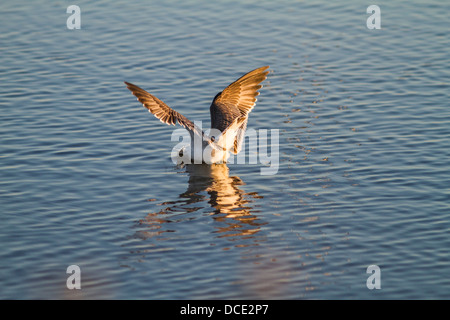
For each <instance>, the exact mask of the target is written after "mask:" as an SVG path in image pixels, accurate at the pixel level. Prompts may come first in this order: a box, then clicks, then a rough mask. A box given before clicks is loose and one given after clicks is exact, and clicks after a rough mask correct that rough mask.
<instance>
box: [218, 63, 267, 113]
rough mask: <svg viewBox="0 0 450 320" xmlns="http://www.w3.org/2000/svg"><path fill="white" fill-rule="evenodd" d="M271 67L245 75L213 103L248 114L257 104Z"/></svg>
mask: <svg viewBox="0 0 450 320" xmlns="http://www.w3.org/2000/svg"><path fill="white" fill-rule="evenodd" d="M268 68H269V66H265V67H261V68H258V69H255V70H253V71H250V72H249V73H247V74H245V75H243V76H242V77H240V78H239V79H237V80H236V81H235V82H233V83H232V84H230V85H229V86H228V87H226V88H225V90H223V91H222V92H221V93H220V94H219V95H217V96H216V98H215V99H214V101H213V104H225V105H233V106H235V107H237V108H238V109H239V111H240V113H241V114H242V115H244V114H248V113H249V112H250V111H251V110H252V109H253V107H254V106H255V103H256V97H257V96H258V95H259V92H258V90H259V89H261V87H262V85H261V84H260V83H261V82H263V81H264V80H265V79H266V78H267V74H268V73H269V71H266V70H267V69H268Z"/></svg>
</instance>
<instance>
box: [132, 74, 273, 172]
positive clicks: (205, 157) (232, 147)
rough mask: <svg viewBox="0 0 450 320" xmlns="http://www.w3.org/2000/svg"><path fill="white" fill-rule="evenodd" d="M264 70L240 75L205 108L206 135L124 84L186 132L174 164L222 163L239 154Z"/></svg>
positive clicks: (151, 109) (141, 91) (157, 114)
mask: <svg viewBox="0 0 450 320" xmlns="http://www.w3.org/2000/svg"><path fill="white" fill-rule="evenodd" d="M268 68H269V66H264V67H261V68H258V69H255V70H253V71H250V72H248V73H246V74H244V75H243V76H242V77H240V78H239V79H237V80H236V81H234V82H233V83H231V84H230V85H229V86H228V87H226V88H225V89H224V90H223V91H221V92H219V93H218V94H217V95H216V96H215V97H214V99H213V101H212V103H211V106H210V108H209V110H210V113H211V130H210V134H209V135H208V134H206V133H205V132H203V131H202V130H201V128H199V127H198V126H197V125H196V124H195V123H194V122H192V121H190V120H189V119H188V118H186V117H185V116H183V115H181V114H180V113H178V112H177V111H175V110H173V109H172V108H170V107H169V106H167V105H166V104H165V103H164V102H162V101H161V100H159V99H158V98H157V97H155V96H153V95H151V94H150V93H148V92H147V91H145V90H144V89H141V88H140V87H138V86H136V85H134V84H132V83H129V82H126V81H125V84H126V86H127V88H128V89H129V90H130V91H131V92H132V94H133V95H134V96H136V98H137V100H138V101H139V102H141V103H142V104H143V106H144V107H145V108H147V109H148V111H149V112H150V113H152V114H153V115H154V116H155V117H156V118H158V119H159V120H160V121H161V122H162V123H165V124H168V125H176V124H177V123H178V124H180V125H181V126H182V127H184V128H185V129H186V130H187V131H188V132H189V135H190V138H191V142H190V144H188V145H186V146H184V147H183V148H181V149H180V150H179V151H178V154H177V163H184V164H190V163H195V164H200V163H207V164H215V163H226V162H227V160H228V158H229V156H230V154H229V152H231V153H233V154H238V153H239V152H240V151H241V148H242V142H243V140H244V133H245V130H246V128H247V122H248V116H249V113H250V112H251V111H252V109H253V107H254V106H255V104H256V100H257V99H256V97H257V96H258V95H259V92H258V90H259V89H261V88H262V85H261V82H263V81H264V80H265V79H266V78H267V74H268V73H269V71H266V70H267V69H268ZM211 133H213V134H215V135H212V134H211Z"/></svg>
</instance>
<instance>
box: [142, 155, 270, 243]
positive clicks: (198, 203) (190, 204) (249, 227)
mask: <svg viewBox="0 0 450 320" xmlns="http://www.w3.org/2000/svg"><path fill="white" fill-rule="evenodd" d="M185 170H186V172H187V173H188V175H189V180H188V188H187V190H186V191H185V192H183V193H182V194H180V195H179V199H178V200H176V201H170V202H164V203H162V204H161V205H163V206H165V207H164V208H163V209H162V210H160V211H158V212H153V213H149V214H148V215H147V216H146V217H145V218H144V219H142V220H140V221H139V224H140V225H141V226H142V225H144V226H146V228H145V229H144V230H140V231H138V232H137V233H136V234H135V235H136V236H137V237H139V238H150V237H154V236H161V235H162V234H163V233H166V232H176V226H175V225H173V224H170V226H169V224H168V223H170V222H180V221H185V220H191V219H196V218H198V216H196V215H195V214H197V215H198V214H199V212H201V213H206V214H209V215H211V216H212V218H213V219H214V220H215V221H216V222H219V223H218V224H215V225H214V227H215V228H216V230H213V231H214V232H217V233H218V234H219V237H243V236H245V238H246V239H247V238H248V237H251V236H252V235H254V234H256V233H257V232H259V231H260V228H261V226H262V225H264V224H265V222H262V221H261V220H260V218H258V217H257V216H255V215H254V213H255V212H256V210H255V209H254V208H253V207H252V202H254V199H258V198H262V196H259V195H258V194H257V193H256V192H250V193H248V192H247V193H246V192H244V191H243V190H242V189H240V186H242V185H244V182H243V181H242V180H241V179H240V178H239V177H237V176H230V175H229V168H228V166H227V165H226V164H212V165H208V164H196V165H186V166H185ZM211 209H213V211H211ZM205 210H206V211H205ZM169 227H170V228H174V229H170V230H169V229H168V228H169Z"/></svg>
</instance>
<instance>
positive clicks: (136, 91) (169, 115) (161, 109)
mask: <svg viewBox="0 0 450 320" xmlns="http://www.w3.org/2000/svg"><path fill="white" fill-rule="evenodd" d="M125 84H126V85H127V88H128V89H129V90H130V91H131V93H133V95H135V96H136V98H137V99H138V101H139V102H141V103H142V104H143V105H144V107H146V108H147V109H148V111H150V112H151V113H152V114H153V115H154V116H155V117H156V118H158V119H159V120H160V121H161V122H162V123H166V124H168V125H175V124H176V123H177V122H178V123H179V124H180V125H182V126H183V127H185V128H186V129H188V130H189V131H192V132H195V133H197V134H200V135H203V132H202V131H201V130H200V129H199V128H198V127H197V126H195V125H194V123H193V122H192V121H190V120H189V119H188V118H186V117H185V116H183V115H182V114H180V113H178V112H176V111H175V110H173V109H172V108H170V107H169V106H167V105H166V104H165V103H164V102H162V101H161V100H159V99H158V98H157V97H155V96H153V95H151V94H150V93H148V92H147V91H145V90H144V89H141V88H139V87H138V86H136V85H134V84H132V83H129V82H125Z"/></svg>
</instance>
